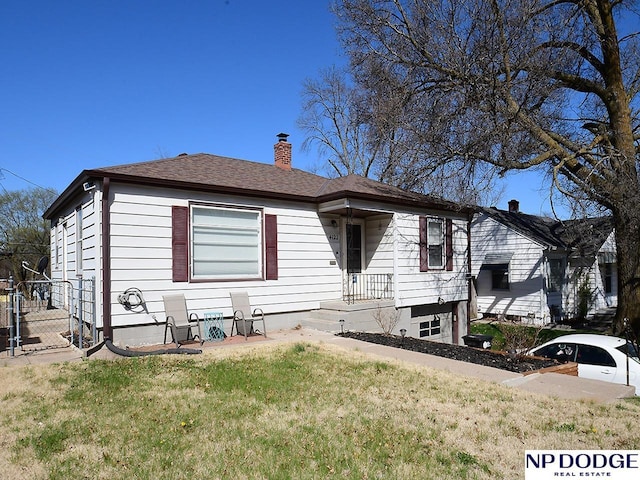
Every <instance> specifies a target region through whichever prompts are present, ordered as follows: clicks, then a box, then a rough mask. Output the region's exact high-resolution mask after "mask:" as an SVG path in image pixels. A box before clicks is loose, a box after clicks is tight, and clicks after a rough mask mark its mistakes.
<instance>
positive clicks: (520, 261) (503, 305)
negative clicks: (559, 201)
mask: <svg viewBox="0 0 640 480" xmlns="http://www.w3.org/2000/svg"><path fill="white" fill-rule="evenodd" d="M471 231H472V233H471V264H472V271H471V274H472V275H474V276H475V277H476V281H477V295H478V298H477V302H478V310H479V312H480V313H481V314H483V315H501V314H504V315H514V316H523V317H526V316H528V315H530V314H533V315H535V316H536V318H538V319H542V318H547V319H548V315H549V309H548V307H547V305H546V298H545V296H544V288H545V269H546V263H545V261H544V248H543V246H542V245H540V244H538V243H536V242H534V241H532V240H530V239H529V238H527V237H525V236H523V235H521V234H520V233H518V232H516V231H515V230H513V229H511V228H509V227H507V226H505V225H503V224H501V223H499V222H497V221H495V220H494V219H492V218H490V217H489V216H487V215H486V214H479V215H477V216H476V217H475V218H474V220H473V222H472V226H471ZM501 254H502V255H507V256H508V255H511V257H510V261H509V265H508V270H509V271H508V275H509V288H508V289H503V290H502V289H496V288H494V287H493V285H494V281H495V279H494V278H493V271H492V270H491V269H482V268H481V267H482V265H483V262H484V261H485V258H487V255H489V256H491V255H501Z"/></svg>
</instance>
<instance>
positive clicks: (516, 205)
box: [509, 200, 520, 213]
mask: <svg viewBox="0 0 640 480" xmlns="http://www.w3.org/2000/svg"><path fill="white" fill-rule="evenodd" d="M509 212H511V213H518V212H520V202H519V201H518V200H509Z"/></svg>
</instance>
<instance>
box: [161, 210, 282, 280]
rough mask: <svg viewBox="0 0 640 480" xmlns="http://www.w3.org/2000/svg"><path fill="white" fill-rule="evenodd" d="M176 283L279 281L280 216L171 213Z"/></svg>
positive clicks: (246, 212)
mask: <svg viewBox="0 0 640 480" xmlns="http://www.w3.org/2000/svg"><path fill="white" fill-rule="evenodd" d="M172 230H173V234H172V268H173V281H174V282H186V281H189V279H193V280H227V279H256V278H264V279H266V280H277V279H278V245H277V238H278V233H277V217H276V216H275V215H263V213H262V211H261V210H258V209H249V208H241V207H238V208H234V207H222V206H208V205H192V206H191V208H189V207H182V206H174V207H173V208H172Z"/></svg>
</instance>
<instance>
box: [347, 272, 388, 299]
mask: <svg viewBox="0 0 640 480" xmlns="http://www.w3.org/2000/svg"><path fill="white" fill-rule="evenodd" d="M392 299H393V274H391V273H375V274H368V273H349V274H347V275H345V277H344V280H343V283H342V300H343V301H345V302H347V303H352V302H355V301H357V300H392Z"/></svg>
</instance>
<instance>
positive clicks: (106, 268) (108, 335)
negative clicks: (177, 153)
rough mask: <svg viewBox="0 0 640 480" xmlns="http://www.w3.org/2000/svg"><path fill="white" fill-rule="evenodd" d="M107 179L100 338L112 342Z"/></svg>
mask: <svg viewBox="0 0 640 480" xmlns="http://www.w3.org/2000/svg"><path fill="white" fill-rule="evenodd" d="M110 186H111V180H110V179H109V177H104V178H103V179H102V201H101V202H102V336H103V337H104V340H107V339H109V340H113V337H112V332H111V220H110V217H111V208H110V204H109V189H110V188H109V187H110Z"/></svg>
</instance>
